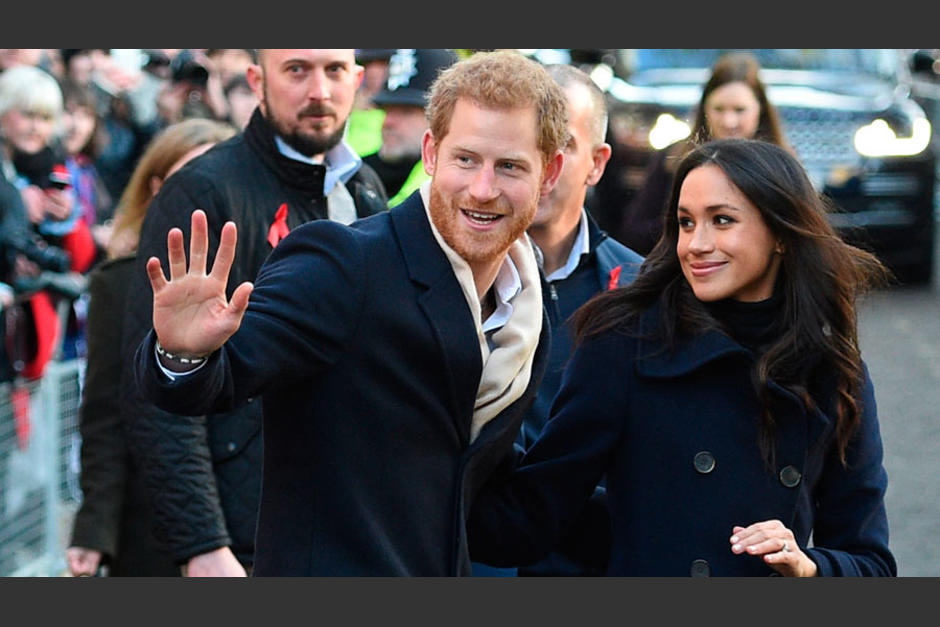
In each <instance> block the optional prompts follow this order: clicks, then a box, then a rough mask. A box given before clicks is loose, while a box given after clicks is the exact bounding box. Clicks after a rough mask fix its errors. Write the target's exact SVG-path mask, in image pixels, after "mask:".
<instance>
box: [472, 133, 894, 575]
mask: <svg viewBox="0 0 940 627" xmlns="http://www.w3.org/2000/svg"><path fill="white" fill-rule="evenodd" d="M887 278H888V277H887V271H886V270H885V269H884V267H883V266H882V265H881V264H880V263H879V261H878V260H877V259H876V258H875V257H874V256H872V255H871V254H869V253H867V252H865V251H862V250H860V249H857V248H854V247H852V246H849V245H847V244H846V243H844V242H843V241H842V240H841V239H840V238H839V237H838V236H837V235H836V234H835V233H834V231H833V229H832V227H831V226H830V224H829V222H828V221H827V219H826V206H825V204H824V201H823V199H822V198H821V197H820V196H819V195H818V194H817V193H816V192H815V190H814V189H813V187H812V184H811V183H810V181H809V180H808V178H807V176H806V174H805V172H804V170H803V168H802V167H801V166H800V164H799V162H798V161H797V160H796V159H795V158H794V157H793V155H792V154H791V153H790V152H788V151H787V150H785V149H782V148H780V147H779V146H776V145H774V144H771V143H769V142H764V141H760V140H751V139H724V140H715V141H711V142H707V143H705V144H703V145H701V146H699V147H697V148H695V149H694V150H693V151H692V152H691V153H689V154H688V155H687V156H686V157H685V158H684V159H683V160H682V162H681V163H680V164H679V166H678V169H677V171H676V178H675V184H674V186H673V189H672V192H671V195H670V199H669V204H668V210H667V213H666V218H665V223H664V232H663V235H662V236H661V238H660V239H659V241H658V242H657V244H656V246H655V247H654V248H653V250H652V251H651V252H650V254H649V255H648V256H647V259H646V261H645V262H644V264H643V266H642V268H641V270H640V274H639V276H638V277H637V278H636V280H635V281H634V282H633V283H632V284H631V285H630V286H628V287H625V288H621V289H617V290H613V291H609V292H605V293H603V294H600V295H598V296H597V297H595V298H593V299H592V300H591V301H589V302H588V303H586V304H585V305H584V306H583V307H582V308H581V309H579V310H578V311H577V312H576V313H575V315H574V319H573V323H574V328H575V332H576V349H575V352H574V354H573V356H572V359H571V361H570V363H569V365H568V367H567V369H566V371H565V375H564V379H563V382H562V387H561V389H560V391H559V393H558V395H557V397H556V398H555V402H554V405H553V408H552V416H551V418H550V419H549V421H548V425H547V427H546V430H545V431H543V434H542V436H541V437H540V438H539V440H538V441H537V442H536V443H535V445H534V446H533V447H532V448H531V449H530V450H529V452H528V453H527V454H526V456H525V457H524V459H523V460H522V462H521V465H520V466H519V467H518V468H517V469H516V471H515V472H514V473H513V474H512V475H511V478H510V479H509V480H508V483H503V484H496V483H493V484H491V486H490V490H489V491H488V492H487V493H486V494H484V496H483V498H482V499H479V500H478V501H477V503H478V504H477V505H476V507H475V509H474V512H473V525H472V530H473V532H472V533H473V535H472V536H471V547H474V548H475V549H476V552H474V554H473V557H474V559H477V560H480V561H483V562H493V563H495V564H496V565H505V563H507V562H519V561H522V562H527V561H530V560H532V559H535V558H537V557H538V556H539V555H540V554H541V553H543V552H544V551H545V550H547V549H550V548H552V547H553V546H554V544H555V542H556V538H558V537H561V535H562V534H563V533H564V532H565V531H567V530H568V529H569V527H570V525H572V524H573V523H574V522H575V521H576V520H577V517H578V514H579V513H580V512H581V511H582V507H583V505H584V504H585V503H586V502H587V501H588V499H589V497H590V495H591V492H592V490H593V488H594V486H595V485H596V484H597V482H598V480H599V479H600V478H601V476H603V475H604V474H605V473H606V477H607V478H606V485H607V504H608V508H609V523H610V534H611V535H610V537H611V544H610V547H609V551H608V552H607V573H608V574H610V575H620V576H682V575H690V574H691V575H708V574H711V575H718V576H747V575H767V574H781V575H786V576H814V575H870V576H894V575H896V574H897V567H896V564H895V560H894V557H893V556H892V553H891V551H890V550H889V548H888V523H887V516H886V513H885V505H884V494H885V489H886V487H887V475H886V473H885V470H884V468H883V466H882V444H881V436H880V432H879V426H878V419H877V413H876V406H875V398H874V391H873V387H872V382H871V379H870V378H869V375H868V371H867V369H866V366H865V364H864V361H863V360H862V357H861V351H860V348H859V344H858V333H857V321H856V299H857V298H858V297H859V296H860V295H861V294H862V293H864V292H865V291H866V290H867V289H870V288H872V287H874V286H878V285H881V284H883V282H884V281H886V280H887Z"/></svg>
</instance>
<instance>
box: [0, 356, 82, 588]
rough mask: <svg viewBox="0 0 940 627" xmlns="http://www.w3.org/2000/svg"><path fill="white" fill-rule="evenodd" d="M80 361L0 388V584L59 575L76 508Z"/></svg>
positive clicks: (63, 363)
mask: <svg viewBox="0 0 940 627" xmlns="http://www.w3.org/2000/svg"><path fill="white" fill-rule="evenodd" d="M84 374H85V362H84V360H83V359H73V360H69V361H51V362H49V363H48V364H47V366H46V370H45V372H44V374H43V376H42V378H41V379H39V380H38V381H32V382H28V383H25V384H22V387H21V388H16V387H14V385H13V384H2V385H0V576H3V577H32V576H37V577H47V576H58V575H61V574H62V573H63V572H64V570H65V548H66V545H67V543H68V541H69V536H70V533H71V521H72V517H73V516H74V513H75V510H76V509H77V507H78V505H79V504H80V503H81V498H82V495H81V489H80V487H79V485H78V475H79V452H80V446H81V438H80V435H79V431H78V407H79V403H80V400H81V390H82V382H83V380H84Z"/></svg>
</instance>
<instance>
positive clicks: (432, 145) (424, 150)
mask: <svg viewBox="0 0 940 627" xmlns="http://www.w3.org/2000/svg"><path fill="white" fill-rule="evenodd" d="M421 160H422V161H423V162H424V171H425V173H427V175H428V176H434V168H436V167H437V143H436V142H435V141H434V135H432V134H431V129H427V130H426V131H424V137H422V138H421Z"/></svg>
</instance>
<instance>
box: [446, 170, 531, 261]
mask: <svg viewBox="0 0 940 627" xmlns="http://www.w3.org/2000/svg"><path fill="white" fill-rule="evenodd" d="M429 200H430V206H429V207H428V209H429V211H430V214H431V219H432V220H433V221H434V226H435V227H437V230H438V232H439V233H440V234H441V237H442V238H443V239H444V241H445V242H446V243H447V245H448V246H450V247H451V248H452V249H454V252H456V253H457V254H458V255H460V257H461V258H462V259H463V260H464V261H466V262H467V263H469V264H471V265H473V264H475V263H487V262H491V261H493V260H494V259H496V258H497V257H498V256H499V255H502V254H505V252H506V251H507V250H509V247H510V246H511V245H512V243H513V242H514V241H516V240H517V239H519V237H520V236H521V235H522V234H523V233H524V232H525V230H526V229H527V228H528V227H529V224H530V223H531V222H532V219H533V218H534V217H535V212H536V211H537V210H538V200H539V194H538V189H536V190H535V195H534V196H533V197H532V198H530V199H529V200H528V202H527V203H526V204H525V205H524V206H521V207H512V206H510V205H509V203H508V201H507V200H506V199H505V198H504V197H503V196H499V197H498V198H496V199H495V200H493V201H492V202H489V203H485V204H481V203H477V202H473V201H470V200H469V199H465V200H459V199H458V200H456V201H452V200H449V199H446V198H445V197H444V195H443V194H442V193H441V191H440V190H439V189H438V187H437V186H436V185H435V182H434V181H433V180H432V181H431V194H430V199H429ZM466 211H478V212H480V213H486V214H495V215H498V216H499V217H498V218H497V219H496V220H494V221H493V222H492V224H491V225H486V226H482V227H481V228H479V229H477V228H474V226H472V225H471V224H469V223H468V221H469V220H470V218H469V217H468V215H467V214H466V213H465V212H466Z"/></svg>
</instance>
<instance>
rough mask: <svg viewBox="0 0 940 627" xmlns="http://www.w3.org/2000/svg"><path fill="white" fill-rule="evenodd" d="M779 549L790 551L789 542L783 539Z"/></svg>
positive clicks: (783, 551)
mask: <svg viewBox="0 0 940 627" xmlns="http://www.w3.org/2000/svg"><path fill="white" fill-rule="evenodd" d="M780 551H781V552H782V553H789V552H790V543H789V542H788V541H787V540H784V541H783V548H782V549H780Z"/></svg>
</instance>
